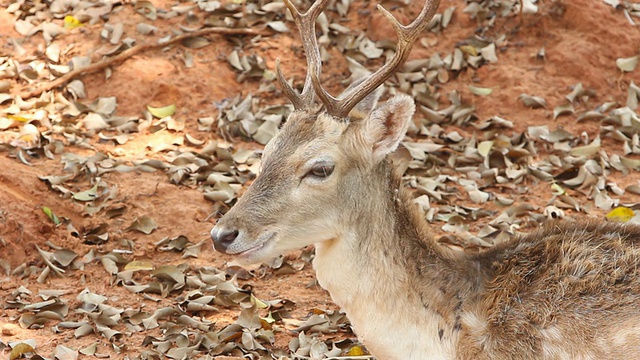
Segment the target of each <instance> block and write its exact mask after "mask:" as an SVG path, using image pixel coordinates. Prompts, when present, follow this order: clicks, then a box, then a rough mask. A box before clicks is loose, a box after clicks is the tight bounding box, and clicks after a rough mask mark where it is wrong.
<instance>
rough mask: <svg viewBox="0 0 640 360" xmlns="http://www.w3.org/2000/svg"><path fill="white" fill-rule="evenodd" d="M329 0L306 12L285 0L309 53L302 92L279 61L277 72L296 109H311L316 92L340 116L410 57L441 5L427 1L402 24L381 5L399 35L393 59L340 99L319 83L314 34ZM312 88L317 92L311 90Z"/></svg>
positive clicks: (318, 2)
mask: <svg viewBox="0 0 640 360" xmlns="http://www.w3.org/2000/svg"><path fill="white" fill-rule="evenodd" d="M328 2H329V1H328V0H319V1H316V2H315V3H313V5H311V7H310V8H309V10H307V12H306V13H304V14H301V13H300V12H299V11H298V9H296V7H295V6H294V5H293V4H292V3H291V1H290V0H284V3H285V4H286V5H287V7H288V8H289V11H291V14H293V17H294V19H295V21H296V24H297V25H298V28H299V30H300V37H301V38H302V45H303V47H304V50H305V52H306V56H307V64H308V69H307V77H306V79H305V83H304V87H303V89H302V94H298V93H297V92H296V91H295V90H294V89H293V88H292V87H291V85H289V83H287V81H286V80H285V79H284V76H283V75H282V72H281V71H280V62H279V61H277V62H276V70H277V72H278V81H279V82H280V85H281V86H282V88H283V89H284V92H285V94H286V95H287V97H288V98H289V99H290V100H291V102H292V103H293V106H294V107H295V108H296V109H297V110H301V109H311V108H312V106H313V103H314V101H315V95H317V96H318V97H319V98H320V101H322V103H323V104H324V106H325V108H326V110H327V112H328V113H329V114H331V115H333V116H337V117H346V116H347V115H349V112H350V111H351V109H353V108H354V107H355V106H356V105H357V104H358V103H359V102H360V101H362V99H364V98H365V97H366V96H367V95H369V94H370V93H371V92H373V91H375V89H377V88H378V86H380V85H382V84H383V83H384V82H385V81H386V80H387V79H388V78H389V77H390V76H391V75H392V74H393V73H394V72H395V71H396V69H397V68H398V67H399V66H400V65H402V64H403V63H404V62H405V61H406V60H407V57H409V53H410V52H411V48H412V46H413V43H414V42H415V41H416V39H417V38H418V36H419V35H420V33H422V31H424V29H425V28H426V27H427V26H428V25H429V21H430V20H431V18H432V17H433V16H434V15H435V13H436V10H437V9H438V5H440V0H427V1H426V2H425V5H424V7H423V8H422V11H421V12H420V15H418V17H417V18H416V19H415V20H413V22H411V24H409V25H402V24H400V22H398V20H397V19H396V18H395V17H394V16H393V15H391V13H390V12H388V11H387V10H386V9H385V8H384V7H382V6H381V5H378V10H380V11H381V12H382V15H384V16H385V17H386V18H387V20H389V22H390V23H391V26H393V28H394V29H395V31H396V35H397V37H398V45H397V46H396V53H395V54H394V55H393V58H391V61H389V62H388V63H386V64H384V65H383V66H382V67H381V68H380V69H378V71H376V72H375V73H374V74H372V75H371V76H369V77H368V78H367V79H365V80H364V81H362V82H361V83H360V84H359V85H357V86H355V87H353V88H350V89H347V90H346V91H345V92H343V93H342V94H341V95H340V96H339V97H338V98H336V97H334V96H333V95H331V94H329V93H328V92H327V91H326V90H325V89H324V88H323V87H322V84H321V83H320V74H321V72H322V60H321V59H320V49H319V47H318V40H317V39H316V36H315V21H316V19H317V18H318V16H320V14H321V13H322V11H323V10H324V8H325V7H326V6H327V4H328ZM312 87H313V89H314V90H315V93H314V92H313V91H311V89H312Z"/></svg>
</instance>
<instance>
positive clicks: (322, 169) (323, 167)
mask: <svg viewBox="0 0 640 360" xmlns="http://www.w3.org/2000/svg"><path fill="white" fill-rule="evenodd" d="M331 173H333V165H329V164H317V165H314V166H313V167H312V168H311V169H310V170H309V171H308V172H307V174H306V175H305V177H313V178H316V179H325V178H328V177H329V175H331Z"/></svg>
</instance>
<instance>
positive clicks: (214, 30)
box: [20, 27, 269, 99]
mask: <svg viewBox="0 0 640 360" xmlns="http://www.w3.org/2000/svg"><path fill="white" fill-rule="evenodd" d="M208 34H221V35H268V34H269V33H268V32H266V31H264V30H255V29H233V28H225V27H210V28H204V29H200V30H196V31H193V32H189V33H184V34H180V35H178V36H176V37H174V38H172V39H170V40H169V41H166V42H163V43H155V44H144V45H137V46H134V47H132V48H130V49H127V50H125V51H123V52H121V53H120V54H118V55H116V56H113V57H110V58H106V59H104V60H102V61H100V62H97V63H95V64H91V65H89V66H88V67H86V68H82V69H75V70H72V71H70V72H68V73H67V74H65V75H63V76H61V77H59V78H57V79H55V80H53V81H50V82H48V83H46V84H44V85H43V86H40V87H39V88H36V89H34V90H30V91H23V92H21V93H20V97H21V98H22V99H28V98H31V97H34V96H39V95H40V94H42V93H43V92H45V91H49V90H52V89H55V88H57V87H59V86H63V85H66V84H67V83H68V82H70V81H71V80H72V79H73V78H75V77H77V76H81V75H86V74H91V73H94V72H97V71H100V70H102V69H104V68H106V67H108V66H111V65H114V64H118V63H121V62H123V61H125V60H127V59H129V58H130V57H132V56H134V55H136V54H138V53H141V52H144V51H147V50H152V49H157V48H163V47H165V46H168V45H171V44H174V43H176V42H178V41H182V40H184V39H187V38H191V37H195V36H204V35H208Z"/></svg>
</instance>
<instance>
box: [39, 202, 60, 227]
mask: <svg viewBox="0 0 640 360" xmlns="http://www.w3.org/2000/svg"><path fill="white" fill-rule="evenodd" d="M42 211H43V212H44V213H45V214H46V215H47V216H48V217H49V219H50V220H51V221H53V223H54V224H56V225H60V219H58V216H57V215H56V214H54V213H53V211H52V210H51V209H50V208H48V207H46V206H43V207H42Z"/></svg>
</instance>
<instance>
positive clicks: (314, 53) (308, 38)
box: [276, 0, 329, 110]
mask: <svg viewBox="0 0 640 360" xmlns="http://www.w3.org/2000/svg"><path fill="white" fill-rule="evenodd" d="M284 4H285V5H286V6H287V8H288V9H289V11H290V12H291V15H292V16H293V19H294V20H295V22H296V25H297V26H298V30H299V31H300V38H301V40H302V46H303V48H304V51H305V54H306V57H307V66H308V68H307V76H306V77H305V81H304V86H303V88H302V93H300V94H298V92H297V91H295V90H294V89H293V87H291V85H289V83H288V82H287V81H286V79H285V78H284V75H283V74H282V71H281V70H280V61H279V60H277V61H276V72H277V76H278V82H279V83H280V86H282V89H283V90H284V92H285V95H286V96H287V97H288V98H289V100H291V102H292V103H293V107H294V108H295V109H296V110H303V109H310V108H311V107H312V106H313V103H314V101H315V92H314V86H313V81H312V78H313V77H314V74H315V77H320V72H321V71H322V60H321V59H320V48H319V46H318V40H317V39H316V29H315V24H316V20H317V19H318V16H320V14H322V12H323V11H324V9H325V8H326V7H327V5H328V4H329V0H318V1H316V2H314V3H313V5H311V7H310V8H309V9H308V10H307V11H306V12H305V13H301V12H300V11H298V9H297V8H296V7H295V5H293V3H292V2H291V0H284Z"/></svg>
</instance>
